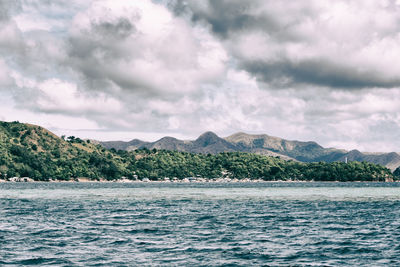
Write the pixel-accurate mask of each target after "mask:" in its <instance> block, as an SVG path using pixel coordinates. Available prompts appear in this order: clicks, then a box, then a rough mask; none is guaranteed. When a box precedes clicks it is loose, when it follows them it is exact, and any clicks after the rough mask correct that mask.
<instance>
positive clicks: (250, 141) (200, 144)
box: [99, 132, 400, 170]
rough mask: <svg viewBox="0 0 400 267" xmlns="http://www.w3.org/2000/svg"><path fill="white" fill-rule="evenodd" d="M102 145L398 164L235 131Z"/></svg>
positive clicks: (390, 157)
mask: <svg viewBox="0 0 400 267" xmlns="http://www.w3.org/2000/svg"><path fill="white" fill-rule="evenodd" d="M99 143H100V144H101V145H102V146H104V147H105V148H108V149H110V148H114V149H117V150H118V149H121V150H135V149H138V148H148V149H153V148H156V149H166V150H177V151H184V152H191V153H210V154H217V153H220V152H232V151H239V152H249V153H256V154H262V155H268V156H279V157H281V158H282V159H287V160H288V159H292V160H298V161H302V162H318V161H326V162H334V161H342V162H343V161H345V160H346V158H347V160H348V161H367V162H371V163H376V164H381V165H384V166H387V167H388V168H390V169H392V170H394V169H396V168H397V167H399V166H400V155H399V154H397V153H396V152H390V153H370V152H369V153H362V152H360V151H358V150H351V151H346V150H343V149H336V148H324V147H322V146H321V145H319V144H318V143H316V142H313V141H307V142H303V141H296V140H286V139H282V138H279V137H274V136H269V135H267V134H246V133H242V132H240V133H235V134H233V135H230V136H228V137H225V138H221V137H219V136H217V135H216V134H215V133H213V132H206V133H204V134H202V135H200V136H199V137H198V138H197V139H196V140H192V141H190V140H186V141H184V140H179V139H176V138H173V137H163V138H161V139H160V140H157V141H155V142H145V141H141V140H137V139H134V140H132V141H129V142H123V141H109V142H99Z"/></svg>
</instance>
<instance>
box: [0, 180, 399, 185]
mask: <svg viewBox="0 0 400 267" xmlns="http://www.w3.org/2000/svg"><path fill="white" fill-rule="evenodd" d="M397 182H399V181H394V180H387V181H347V182H343V181H313V180H310V181H305V180H276V181H265V180H262V179H241V180H239V179H229V180H228V179H201V180H192V181H190V180H185V179H182V180H175V181H169V180H167V181H166V180H154V181H153V180H129V179H120V180H106V179H100V180H90V179H74V180H49V181H35V180H33V179H30V180H4V179H0V184H2V183H121V184H123V183H160V184H190V183H216V184H221V183H397Z"/></svg>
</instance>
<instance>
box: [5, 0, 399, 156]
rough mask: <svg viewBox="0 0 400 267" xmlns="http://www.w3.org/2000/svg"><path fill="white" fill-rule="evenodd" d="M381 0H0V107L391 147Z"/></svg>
mask: <svg viewBox="0 0 400 267" xmlns="http://www.w3.org/2000/svg"><path fill="white" fill-rule="evenodd" d="M386 3H387V4H386V5H385V4H384V1H382V2H381V1H364V2H363V4H360V3H358V2H357V1H344V0H343V1H342V0H339V1H335V2H334V3H329V5H328V4H327V3H324V2H321V1H291V2H287V1H261V0H254V1H250V2H243V1H239V0H233V1H224V0H222V1H191V0H189V1H173V0H171V1H169V0H165V1H153V2H151V1H147V0H146V1H123V0H115V1H111V0H85V1H83V0H82V1H80V0H74V1H68V3H63V2H60V1H47V0H31V1H0V10H1V11H0V89H1V90H0V93H1V94H2V95H1V96H2V97H1V99H0V101H2V105H0V109H1V110H0V111H1V112H0V113H1V116H3V117H2V118H3V119H8V120H18V119H19V117H21V118H25V119H19V120H21V121H30V122H34V123H38V124H43V125H44V126H47V127H51V128H52V129H56V130H57V132H59V133H61V131H62V130H67V129H72V130H71V131H77V132H76V133H77V134H79V133H83V132H84V131H78V129H80V128H85V127H86V128H90V129H89V130H88V131H86V132H85V134H87V135H86V136H85V137H89V136H88V135H90V134H91V133H93V131H97V132H96V133H95V134H96V136H97V137H99V138H100V136H101V135H102V134H104V136H106V138H107V139H119V136H120V134H121V133H122V132H125V133H126V134H124V136H125V137H124V138H125V139H129V138H128V137H126V136H127V133H135V134H138V133H140V132H141V133H142V135H143V136H149V135H151V136H158V137H159V136H162V135H173V136H184V137H188V138H189V137H191V138H194V137H196V136H197V135H199V134H200V133H202V132H204V131H207V130H212V131H216V132H217V133H218V134H219V135H222V136H224V135H229V134H232V133H233V132H237V131H245V132H251V133H268V134H271V135H275V136H280V137H284V138H288V139H298V140H315V141H318V142H320V143H321V144H323V145H327V146H331V145H332V146H340V147H345V148H355V146H356V145H357V147H358V148H359V149H366V150H379V149H381V148H382V149H385V150H393V149H396V148H397V147H398V146H400V141H398V136H397V135H396V133H398V132H399V130H400V108H398V102H399V100H400V95H399V93H398V92H399V88H400V85H399V75H398V73H400V69H399V68H400V67H399V66H398V64H395V63H396V62H397V61H399V59H400V58H399V56H400V51H399V47H398V43H399V41H400V40H399V38H400V35H399V34H398V32H399V24H398V21H399V19H400V16H399V15H398V14H400V12H399V6H398V5H396V4H395V3H394V2H393V1H386ZM11 4H12V5H11ZM277 89H279V90H277ZM3 96H4V97H3ZM5 104H7V106H6V107H4V105H5ZM13 106H14V107H13ZM111 132H112V133H115V138H111V136H112V135H111ZM69 134H73V133H72V132H71V133H69ZM77 134H76V135H77ZM93 134H94V133H93ZM135 137H139V138H140V136H132V138H135Z"/></svg>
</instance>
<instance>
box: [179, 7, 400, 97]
mask: <svg viewBox="0 0 400 267" xmlns="http://www.w3.org/2000/svg"><path fill="white" fill-rule="evenodd" d="M173 8H174V10H175V12H176V13H177V14H185V15H186V16H188V14H189V16H190V17H191V19H192V21H193V22H195V23H202V24H204V23H205V24H208V25H210V27H211V29H212V31H213V32H214V33H215V34H216V35H217V36H219V37H220V38H221V40H222V41H223V43H224V44H225V47H227V48H228V50H229V51H230V53H231V54H232V55H233V56H234V57H235V58H236V59H237V60H238V62H239V66H240V67H241V68H243V69H245V70H247V71H249V72H251V73H252V74H254V75H255V76H256V77H257V78H258V80H259V81H262V82H266V83H271V84H273V85H274V86H275V87H276V88H287V87H290V86H293V85H297V84H305V85H319V86H329V87H332V88H344V89H363V88H373V87H383V88H393V87H398V86H400V78H399V75H398V73H400V67H399V66H397V65H394V64H393V62H394V61H398V60H399V59H400V48H399V47H398V45H397V44H398V43H399V41H400V35H399V34H398V32H399V30H400V24H399V23H398V21H399V19H400V12H399V11H400V5H398V4H396V3H395V2H394V1H367V2H363V3H361V2H358V1H344V0H343V1H335V2H334V3H326V2H321V1H294V2H290V3H288V2H287V1H251V2H249V3H248V2H246V3H244V2H243V1H206V2H205V3H201V4H199V3H198V1H178V2H177V4H175V5H173Z"/></svg>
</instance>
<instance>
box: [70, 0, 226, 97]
mask: <svg viewBox="0 0 400 267" xmlns="http://www.w3.org/2000/svg"><path fill="white" fill-rule="evenodd" d="M68 56H69V62H68V64H70V65H71V66H72V67H73V68H74V70H75V71H77V72H79V74H81V75H82V78H83V79H84V80H85V81H86V82H87V86H89V87H92V88H99V87H104V88H107V87H108V88H110V87H112V86H113V85H115V86H117V87H119V88H121V89H123V90H126V91H131V92H132V91H134V92H140V93H141V94H143V95H153V94H160V95H168V94H179V95H181V94H183V93H185V92H193V91H196V90H198V89H199V86H200V85H202V84H204V83H212V82H214V81H215V80H218V79H220V76H221V75H223V73H224V71H225V61H226V58H227V56H226V54H225V51H224V49H223V47H222V46H221V45H220V43H219V42H217V41H215V40H214V39H213V37H212V36H211V35H209V34H208V33H207V32H206V31H204V30H203V29H201V28H192V27H190V25H189V24H188V23H187V22H186V21H184V20H183V19H181V18H176V17H174V16H173V14H171V12H170V11H169V10H168V9H167V8H166V7H164V6H161V5H157V4H153V3H151V2H150V1H140V2H126V1H121V0H119V1H96V2H93V3H92V5H91V6H90V7H89V8H88V9H87V10H85V11H84V12H80V13H78V14H77V15H76V16H75V17H74V19H73V25H72V27H71V29H70V32H69V50H68Z"/></svg>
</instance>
